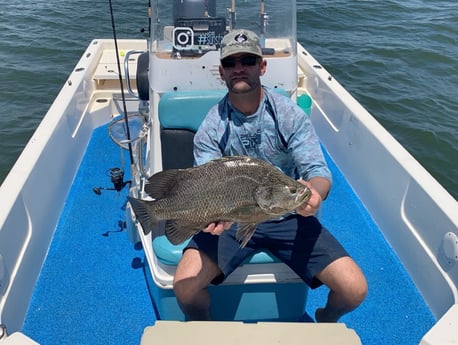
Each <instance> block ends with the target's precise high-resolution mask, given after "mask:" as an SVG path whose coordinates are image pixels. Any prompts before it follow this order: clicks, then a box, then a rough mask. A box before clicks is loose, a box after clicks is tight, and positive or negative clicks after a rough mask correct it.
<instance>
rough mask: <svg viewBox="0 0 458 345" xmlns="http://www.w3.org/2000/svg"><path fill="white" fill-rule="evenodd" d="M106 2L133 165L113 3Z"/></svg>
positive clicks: (132, 163)
mask: <svg viewBox="0 0 458 345" xmlns="http://www.w3.org/2000/svg"><path fill="white" fill-rule="evenodd" d="M108 2H109V4H110V15H111V27H112V30H113V40H114V45H115V53H116V64H117V67H118V79H119V86H120V88H121V99H122V106H123V112H124V123H125V125H126V133H127V145H128V150H129V157H130V165H131V166H133V165H134V154H133V151H132V143H131V139H130V129H129V117H128V116H127V105H126V97H125V95H124V85H123V82H122V74H121V61H120V60H119V49H118V39H117V37H116V26H115V20H114V15H113V4H112V0H108Z"/></svg>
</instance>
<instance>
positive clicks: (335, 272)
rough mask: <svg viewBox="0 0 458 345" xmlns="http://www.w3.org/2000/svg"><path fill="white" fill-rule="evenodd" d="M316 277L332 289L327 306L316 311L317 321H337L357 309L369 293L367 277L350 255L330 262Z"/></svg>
mask: <svg viewBox="0 0 458 345" xmlns="http://www.w3.org/2000/svg"><path fill="white" fill-rule="evenodd" d="M316 278H318V279H319V280H320V281H321V282H322V283H323V284H325V285H326V286H327V287H328V288H329V289H330V291H329V295H328V301H327V303H326V306H325V307H324V308H319V309H317V310H316V312H315V319H316V321H317V322H337V320H339V318H340V317H341V316H342V315H344V314H346V313H348V312H350V311H352V310H354V309H356V308H357V307H358V306H359V305H360V304H361V302H362V301H363V300H364V298H365V297H366V295H367V282H366V278H365V277H364V275H363V272H362V271H361V269H360V268H359V267H358V265H356V263H355V262H354V261H353V259H351V258H350V257H348V256H345V257H342V258H340V259H337V260H335V261H333V262H332V263H330V264H329V265H328V266H327V267H326V268H324V269H323V270H322V271H321V272H320V273H318V274H317V275H316Z"/></svg>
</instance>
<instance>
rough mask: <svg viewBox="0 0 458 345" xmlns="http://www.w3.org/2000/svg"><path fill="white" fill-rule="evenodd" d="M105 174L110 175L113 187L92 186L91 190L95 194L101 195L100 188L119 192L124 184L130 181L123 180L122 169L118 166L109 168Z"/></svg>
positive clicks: (128, 183)
mask: <svg viewBox="0 0 458 345" xmlns="http://www.w3.org/2000/svg"><path fill="white" fill-rule="evenodd" d="M105 175H107V176H109V177H110V180H111V183H112V184H113V187H94V188H93V189H92V190H93V191H94V193H95V194H97V195H101V194H102V190H115V191H117V192H120V191H121V190H123V189H124V187H125V186H127V185H130V184H131V181H124V171H123V170H121V169H120V168H110V169H108V170H107V171H106V172H105Z"/></svg>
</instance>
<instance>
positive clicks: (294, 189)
mask: <svg viewBox="0 0 458 345" xmlns="http://www.w3.org/2000/svg"><path fill="white" fill-rule="evenodd" d="M289 191H290V192H291V193H296V192H297V188H296V187H289Z"/></svg>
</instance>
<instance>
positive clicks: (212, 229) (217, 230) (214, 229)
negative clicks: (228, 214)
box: [203, 221, 233, 236]
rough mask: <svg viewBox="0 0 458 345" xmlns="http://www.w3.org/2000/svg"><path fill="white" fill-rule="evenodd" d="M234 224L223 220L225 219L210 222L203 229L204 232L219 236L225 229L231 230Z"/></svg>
mask: <svg viewBox="0 0 458 345" xmlns="http://www.w3.org/2000/svg"><path fill="white" fill-rule="evenodd" d="M232 224H233V223H232V222H223V221H219V222H215V223H210V224H208V225H207V227H206V228H205V229H204V230H203V232H208V233H210V234H212V235H217V236H219V235H221V234H222V233H223V231H224V230H229V229H230V227H231V226H232Z"/></svg>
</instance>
